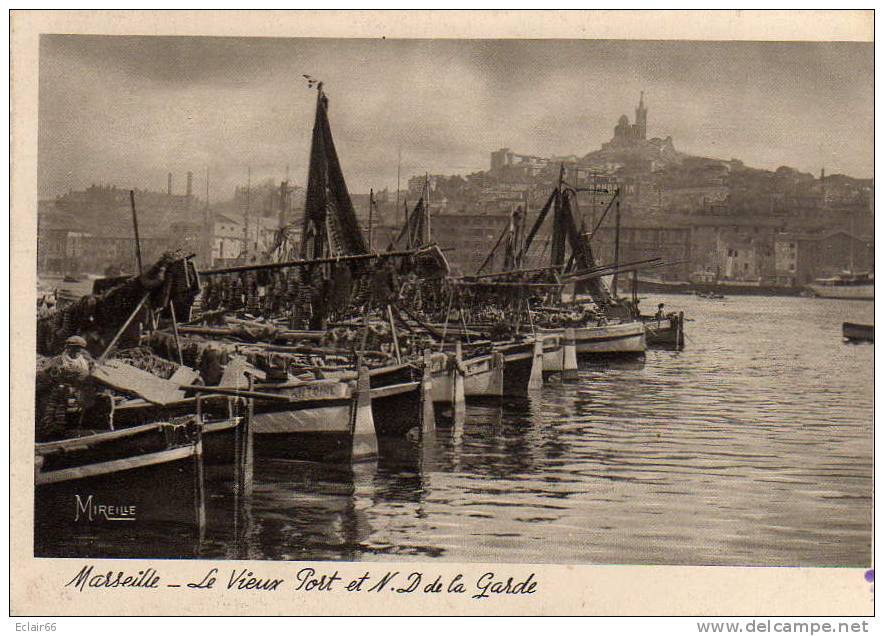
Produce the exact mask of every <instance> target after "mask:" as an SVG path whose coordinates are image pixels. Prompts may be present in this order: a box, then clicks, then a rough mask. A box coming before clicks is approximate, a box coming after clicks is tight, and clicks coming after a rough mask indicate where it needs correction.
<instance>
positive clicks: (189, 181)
mask: <svg viewBox="0 0 884 636" xmlns="http://www.w3.org/2000/svg"><path fill="white" fill-rule="evenodd" d="M186 194H187V196H188V197H190V196H192V195H193V173H192V172H188V173H187V193H186Z"/></svg>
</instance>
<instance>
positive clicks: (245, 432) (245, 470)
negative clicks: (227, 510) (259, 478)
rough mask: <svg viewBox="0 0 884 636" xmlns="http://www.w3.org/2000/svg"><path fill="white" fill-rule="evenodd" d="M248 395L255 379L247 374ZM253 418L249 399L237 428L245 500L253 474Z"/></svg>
mask: <svg viewBox="0 0 884 636" xmlns="http://www.w3.org/2000/svg"><path fill="white" fill-rule="evenodd" d="M248 378H249V393H254V386H255V378H254V376H252V374H249V376H248ZM254 416H255V398H254V397H249V398H247V401H246V415H245V421H243V422H240V424H239V425H238V426H237V428H238V429H241V430H242V435H241V437H242V440H243V450H242V495H243V497H245V498H249V497H251V496H252V489H253V486H254V472H255V443H254V442H255V438H254V431H253V430H252V419H253V418H254Z"/></svg>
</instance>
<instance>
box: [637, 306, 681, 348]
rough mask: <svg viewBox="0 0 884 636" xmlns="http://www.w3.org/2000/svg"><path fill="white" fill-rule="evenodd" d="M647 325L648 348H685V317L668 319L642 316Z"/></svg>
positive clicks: (669, 317)
mask: <svg viewBox="0 0 884 636" xmlns="http://www.w3.org/2000/svg"><path fill="white" fill-rule="evenodd" d="M642 320H643V321H644V324H645V341H646V343H647V346H648V347H666V348H675V349H681V348H683V347H684V316H683V315H681V314H679V315H670V316H667V317H666V318H660V319H658V318H654V317H653V316H642Z"/></svg>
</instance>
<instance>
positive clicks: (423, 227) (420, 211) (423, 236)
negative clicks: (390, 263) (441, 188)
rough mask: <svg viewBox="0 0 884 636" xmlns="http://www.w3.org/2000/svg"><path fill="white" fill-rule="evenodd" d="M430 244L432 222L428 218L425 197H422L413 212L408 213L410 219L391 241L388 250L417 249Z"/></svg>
mask: <svg viewBox="0 0 884 636" xmlns="http://www.w3.org/2000/svg"><path fill="white" fill-rule="evenodd" d="M429 244H430V224H429V223H428V219H427V211H426V206H425V205H424V198H423V197H421V198H420V200H419V201H418V202H417V205H415V206H414V209H413V210H412V211H411V214H409V215H408V220H407V221H406V222H405V225H404V226H403V227H402V229H401V230H400V231H399V235H398V236H397V237H396V239H395V240H393V241H391V242H390V245H389V246H388V247H387V251H392V250H410V249H417V248H421V247H426V246H427V245H429Z"/></svg>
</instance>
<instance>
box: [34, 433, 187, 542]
mask: <svg viewBox="0 0 884 636" xmlns="http://www.w3.org/2000/svg"><path fill="white" fill-rule="evenodd" d="M167 427H168V425H155V426H151V425H147V426H142V427H138V428H137V429H133V430H131V431H118V432H113V433H104V434H97V435H89V436H84V437H81V438H74V439H70V440H62V441H60V442H51V443H46V444H38V445H37V466H36V472H35V493H34V532H35V546H36V547H35V551H36V552H37V553H38V554H39V553H41V552H43V553H45V554H47V555H48V554H54V553H55V552H56V551H57V549H64V546H68V547H69V548H70V550H71V552H69V553H67V554H65V556H72V555H73V554H75V553H77V552H78V550H79V548H77V546H80V547H82V548H83V549H84V550H86V552H85V553H86V554H88V548H89V546H90V545H91V544H92V542H93V541H94V540H96V539H98V538H100V537H103V536H105V535H107V534H122V535H125V536H128V537H133V538H134V537H137V536H140V535H142V533H145V532H152V531H156V529H158V528H169V529H170V531H176V532H187V533H192V534H197V535H198V534H200V533H201V532H202V531H203V530H204V526H205V491H204V488H205V484H204V474H203V465H202V442H201V441H200V440H199V435H198V433H194V432H193V431H190V432H188V433H187V435H186V437H182V436H181V435H180V433H181V431H180V430H179V431H177V432H176V431H171V432H170V431H169V430H168V428H167ZM130 540H132V539H130ZM53 546H55V548H53ZM59 546H60V547H59Z"/></svg>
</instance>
